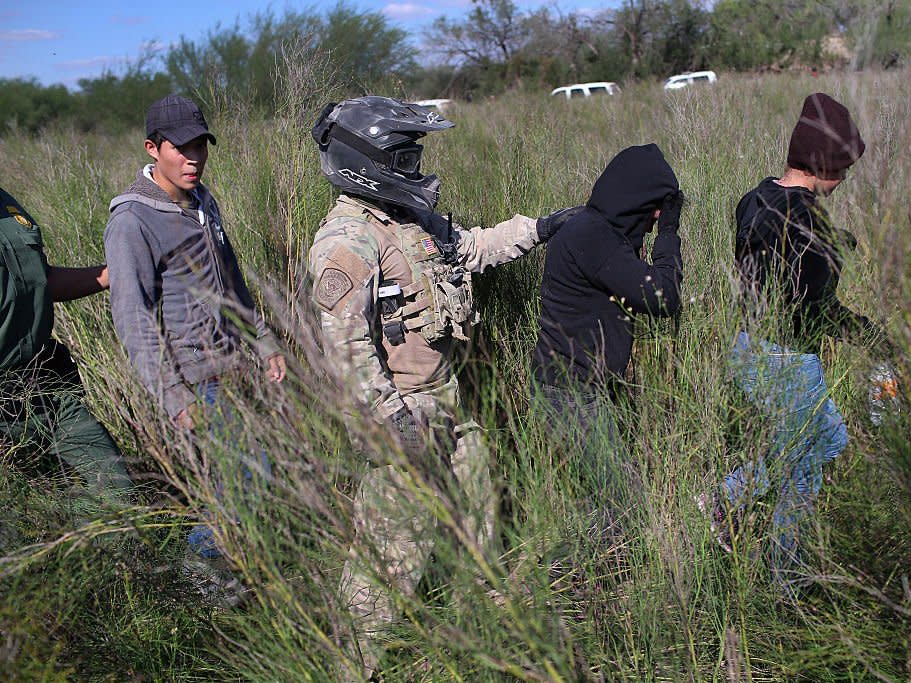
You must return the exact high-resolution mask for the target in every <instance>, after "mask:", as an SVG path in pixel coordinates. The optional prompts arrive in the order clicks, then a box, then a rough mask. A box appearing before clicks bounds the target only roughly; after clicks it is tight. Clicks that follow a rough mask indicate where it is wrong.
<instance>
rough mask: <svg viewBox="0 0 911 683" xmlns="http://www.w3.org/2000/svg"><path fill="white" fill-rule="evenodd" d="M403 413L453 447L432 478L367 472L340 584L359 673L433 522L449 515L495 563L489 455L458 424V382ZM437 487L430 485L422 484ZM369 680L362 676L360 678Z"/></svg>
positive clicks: (419, 397) (413, 577) (423, 551)
mask: <svg viewBox="0 0 911 683" xmlns="http://www.w3.org/2000/svg"><path fill="white" fill-rule="evenodd" d="M405 403H406V404H407V405H408V408H409V409H410V410H411V411H412V412H413V413H415V414H416V415H418V414H420V415H422V416H424V417H425V418H427V419H428V420H429V422H430V425H431V427H434V428H443V426H444V425H445V424H447V423H448V424H450V425H452V424H456V425H457V426H456V427H455V429H454V432H455V435H454V436H455V443H454V447H453V449H452V453H451V454H450V459H449V461H448V462H445V461H441V462H440V463H439V469H440V471H439V472H436V473H430V476H429V477H423V476H421V475H420V474H418V473H417V472H415V471H412V470H410V469H409V468H401V467H397V466H395V465H385V466H381V467H375V468H373V469H371V470H369V471H368V472H367V473H366V474H365V476H364V477H363V479H362V480H361V483H360V487H359V489H358V492H357V495H356V497H355V500H354V524H355V533H356V536H355V541H354V543H353V544H352V547H351V549H350V552H349V558H348V561H347V562H346V563H345V567H344V570H343V572H342V579H341V584H340V594H341V598H342V600H343V601H344V602H345V604H346V605H347V607H348V610H349V612H350V614H351V618H352V626H353V630H354V633H355V638H354V640H355V641H356V642H355V643H352V645H356V646H357V652H356V653H353V655H354V658H355V659H356V660H357V659H360V660H361V661H362V662H363V665H364V668H365V670H366V671H367V672H370V671H374V670H376V668H377V663H378V660H379V655H380V653H381V652H382V648H381V646H380V645H379V643H378V642H377V636H378V634H380V633H381V632H382V631H383V630H384V629H386V627H387V626H389V625H390V624H392V623H393V622H394V621H395V620H396V618H397V617H398V614H399V613H400V612H401V609H400V608H399V607H397V605H396V599H395V598H396V597H397V596H398V597H400V598H405V599H410V598H413V597H414V595H415V592H416V589H417V586H418V583H419V582H420V580H421V577H422V576H423V573H424V569H425V566H426V564H427V562H428V560H429V559H430V555H431V553H432V552H433V549H434V545H435V542H436V540H437V539H438V538H439V537H440V536H441V534H442V533H444V531H443V530H442V529H441V528H440V523H439V522H438V519H437V517H438V516H439V514H440V513H439V511H440V510H441V509H445V510H452V509H453V508H455V510H456V515H454V517H455V518H456V520H455V524H458V525H459V530H458V531H457V533H461V534H464V536H463V537H462V538H463V541H465V543H466V544H470V545H473V546H475V549H477V550H478V551H480V552H481V553H482V554H483V555H484V556H485V557H487V558H490V557H493V556H495V554H496V549H495V547H494V546H495V538H496V537H495V535H494V533H495V530H494V525H495V518H496V493H495V491H494V488H493V483H492V480H491V475H490V467H489V465H490V449H489V448H488V447H487V445H486V443H485V442H484V438H483V434H482V432H481V428H480V426H479V425H478V424H477V423H476V422H474V421H473V420H469V421H465V422H462V423H459V422H458V420H457V415H458V414H459V398H458V383H457V381H456V379H455V378H452V379H451V380H450V381H449V382H447V383H446V384H444V385H443V386H441V387H438V388H436V389H433V390H431V391H427V392H420V393H414V394H410V395H408V396H406V397H405ZM434 478H436V479H437V480H438V481H441V482H444V485H443V486H436V485H434V483H433V482H432V481H428V479H434ZM368 675H369V673H368ZM361 680H363V679H361Z"/></svg>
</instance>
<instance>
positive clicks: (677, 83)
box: [664, 71, 718, 90]
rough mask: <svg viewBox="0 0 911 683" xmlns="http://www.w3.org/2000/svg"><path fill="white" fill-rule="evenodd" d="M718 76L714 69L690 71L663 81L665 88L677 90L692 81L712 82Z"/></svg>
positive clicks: (690, 83) (692, 82)
mask: <svg viewBox="0 0 911 683" xmlns="http://www.w3.org/2000/svg"><path fill="white" fill-rule="evenodd" d="M717 80H718V76H717V75H716V74H715V72H714V71H691V72H689V73H685V74H677V75H676V76H671V77H670V78H668V79H667V80H666V81H665V82H664V89H665V90H679V89H680V88H685V87H686V86H688V85H693V84H694V83H714V82H715V81H717Z"/></svg>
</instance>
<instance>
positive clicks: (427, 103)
mask: <svg viewBox="0 0 911 683" xmlns="http://www.w3.org/2000/svg"><path fill="white" fill-rule="evenodd" d="M414 104H419V105H421V106H422V107H433V108H434V109H439V110H440V111H443V110H444V109H446V108H447V107H448V106H449V105H450V104H452V100H444V99H436V100H418V101H417V102H415V103H414Z"/></svg>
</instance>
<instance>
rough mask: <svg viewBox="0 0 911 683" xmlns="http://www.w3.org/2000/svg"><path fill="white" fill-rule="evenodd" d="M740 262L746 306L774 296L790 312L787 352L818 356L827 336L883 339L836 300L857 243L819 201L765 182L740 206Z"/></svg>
mask: <svg viewBox="0 0 911 683" xmlns="http://www.w3.org/2000/svg"><path fill="white" fill-rule="evenodd" d="M736 218H737V239H736V244H735V259H736V263H737V268H738V271H739V272H740V277H741V283H742V285H743V291H744V294H745V298H746V301H747V302H750V301H754V302H758V300H759V299H761V298H763V297H768V296H770V295H771V294H772V293H773V292H774V294H775V295H776V296H780V299H781V303H782V304H784V305H785V306H786V307H788V308H790V309H791V324H790V326H786V327H789V329H786V331H785V335H786V338H785V339H783V340H781V341H783V342H784V343H785V344H786V345H788V346H790V347H792V348H796V349H798V350H801V351H805V352H807V353H817V352H818V350H819V342H820V338H821V336H823V335H830V336H834V337H840V338H843V339H847V340H850V341H855V342H861V343H873V342H874V341H876V340H880V339H882V336H883V335H882V333H881V331H880V330H879V328H878V327H877V326H876V325H875V324H874V323H872V322H871V321H870V320H868V319H867V318H865V317H864V316H861V315H858V314H856V313H854V312H853V311H851V310H849V309H848V308H846V307H845V306H843V305H842V304H841V302H840V301H839V300H838V297H837V296H836V290H837V288H838V281H839V277H840V274H841V267H842V251H843V250H844V249H845V248H852V247H853V240H854V238H853V236H852V235H851V234H850V233H848V232H846V231H843V230H838V229H836V228H835V227H834V226H833V225H832V221H831V219H830V217H829V214H828V213H827V212H826V210H825V209H824V208H823V207H822V206H821V205H820V204H819V202H818V200H817V197H816V195H815V194H814V193H813V192H811V191H810V190H807V189H806V188H803V187H783V186H781V185H779V184H778V183H777V182H776V181H775V178H766V179H765V180H763V181H762V182H761V183H759V185H758V186H757V187H756V188H755V189H753V190H751V191H750V192H748V193H747V194H746V195H744V197H743V198H742V199H741V200H740V203H739V204H738V205H737V211H736Z"/></svg>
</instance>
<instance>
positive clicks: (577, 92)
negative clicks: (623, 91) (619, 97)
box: [550, 81, 620, 100]
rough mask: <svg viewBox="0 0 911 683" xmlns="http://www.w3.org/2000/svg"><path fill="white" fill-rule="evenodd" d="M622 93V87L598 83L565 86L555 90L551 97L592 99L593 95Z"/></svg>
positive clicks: (602, 82) (603, 82)
mask: <svg viewBox="0 0 911 683" xmlns="http://www.w3.org/2000/svg"><path fill="white" fill-rule="evenodd" d="M618 92H620V86H619V85H617V84H616V83H612V82H610V81H597V82H595V83H576V84H574V85H564V86H562V87H560V88H554V89H553V90H552V91H551V93H550V94H551V97H553V96H555V95H563V97H565V98H566V99H568V100H571V99H573V98H575V97H591V96H592V95H616V94H617V93H618Z"/></svg>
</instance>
